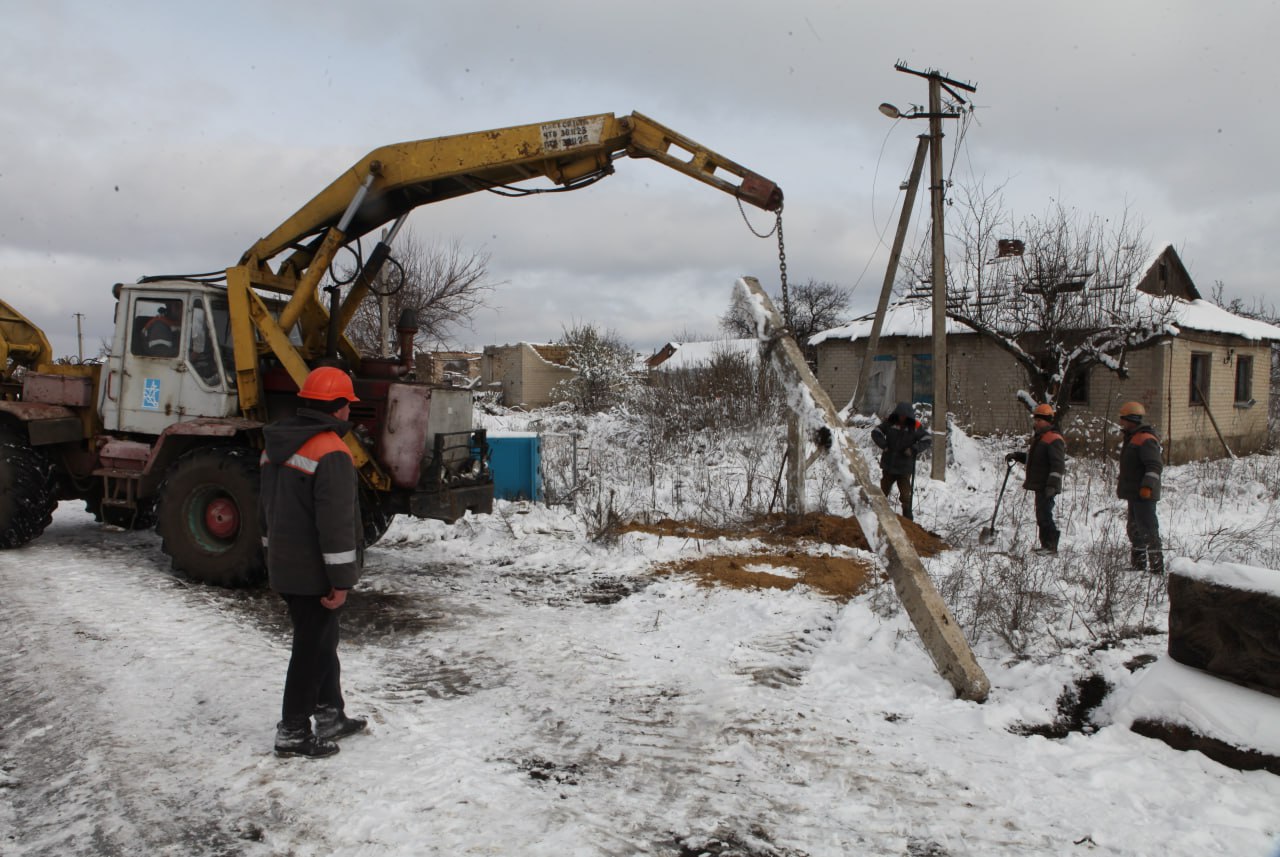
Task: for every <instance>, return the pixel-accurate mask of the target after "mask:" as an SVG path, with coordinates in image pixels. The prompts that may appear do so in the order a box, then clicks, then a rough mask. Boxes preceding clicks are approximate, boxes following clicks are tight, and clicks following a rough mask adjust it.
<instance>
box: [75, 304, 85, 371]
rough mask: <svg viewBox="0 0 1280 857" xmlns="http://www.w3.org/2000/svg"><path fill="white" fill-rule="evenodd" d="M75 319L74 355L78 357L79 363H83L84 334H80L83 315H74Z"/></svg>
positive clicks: (79, 313)
mask: <svg viewBox="0 0 1280 857" xmlns="http://www.w3.org/2000/svg"><path fill="white" fill-rule="evenodd" d="M75 317H76V353H77V354H79V355H80V362H81V363H83V362H84V334H83V333H82V332H81V328H80V320H81V319H82V318H84V313H82V312H78V313H75Z"/></svg>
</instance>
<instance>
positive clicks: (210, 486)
mask: <svg viewBox="0 0 1280 857" xmlns="http://www.w3.org/2000/svg"><path fill="white" fill-rule="evenodd" d="M156 531H157V532H159V533H160V538H161V540H162V541H161V545H160V547H161V550H163V551H164V552H165V553H166V554H167V555H168V556H169V558H170V560H171V561H172V564H173V568H174V570H176V571H181V572H184V573H185V574H187V575H188V576H189V577H191V578H193V579H195V580H198V581H200V582H202V583H208V584H211V585H213V586H225V587H230V588H234V587H240V586H251V585H255V584H258V583H260V582H261V581H262V579H263V577H264V574H263V570H264V569H265V567H266V556H265V554H264V553H263V550H262V535H261V529H260V527H259V526H258V460H257V455H256V453H254V452H252V451H251V450H248V449H243V448H240V447H227V446H219V447H211V448H206V449H198V450H195V451H194V452H190V453H188V454H186V455H184V456H183V457H182V458H180V459H178V461H177V462H176V463H175V464H174V465H173V466H172V467H170V468H169V472H168V474H167V475H166V477H165V481H164V485H162V486H161V487H160V511H159V519H158V521H157V524H156Z"/></svg>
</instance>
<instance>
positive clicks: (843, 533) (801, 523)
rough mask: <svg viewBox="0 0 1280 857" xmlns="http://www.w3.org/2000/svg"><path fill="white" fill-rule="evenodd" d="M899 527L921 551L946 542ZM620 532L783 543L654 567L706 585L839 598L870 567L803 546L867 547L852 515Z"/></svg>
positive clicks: (861, 585) (861, 581)
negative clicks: (800, 589) (771, 549)
mask: <svg viewBox="0 0 1280 857" xmlns="http://www.w3.org/2000/svg"><path fill="white" fill-rule="evenodd" d="M898 520H899V521H900V522H901V524H902V529H903V531H904V532H905V533H906V534H907V538H908V539H909V540H910V541H911V543H912V544H913V545H914V546H915V548H916V552H917V553H919V554H920V555H921V556H933V555H934V554H937V553H939V552H940V551H943V550H946V549H947V548H948V547H949V545H947V544H946V543H945V542H944V541H942V539H940V538H938V536H937V535H935V534H934V533H931V532H929V531H928V530H925V529H923V528H921V527H919V526H917V525H916V524H915V523H914V522H912V521H908V520H906V519H905V518H902V517H899V518H898ZM620 529H621V531H622V532H640V533H651V534H653V535H659V536H670V537H674V538H686V539H707V540H712V539H719V538H726V539H756V540H759V541H762V542H765V543H766V544H771V545H777V546H779V547H784V548H786V550H781V551H778V552H776V553H764V552H752V553H745V554H733V555H725V554H721V555H717V556H703V557H696V558H692V559H688V560H682V561H680V562H675V563H668V564H666V565H662V566H659V567H658V568H657V569H655V571H656V573H658V574H691V575H693V576H695V577H697V578H698V579H699V580H700V581H702V582H703V583H705V584H706V585H708V586H711V585H721V586H729V587H734V588H744V589H750V588H757V589H790V588H791V587H793V586H796V585H798V584H804V585H806V586H808V587H810V588H812V589H815V590H817V591H819V592H823V593H826V594H827V595H830V596H832V597H834V598H837V599H839V600H841V601H845V600H848V599H849V598H852V597H853V596H854V595H857V594H858V593H859V592H861V591H862V590H863V589H865V588H866V586H867V584H868V583H869V581H870V579H871V576H872V575H873V574H874V568H873V566H871V565H870V564H869V563H866V562H863V561H862V560H857V559H849V558H846V557H837V556H825V555H822V554H817V553H810V552H808V551H806V550H805V545H806V543H809V544H835V545H845V546H847V547H852V548H860V549H862V550H868V549H869V545H868V544H867V539H866V536H865V535H864V534H863V532H862V527H861V525H859V523H858V521H857V519H855V518H851V517H839V516H837V515H828V514H819V513H812V514H808V515H802V516H799V517H796V516H789V515H784V514H774V515H768V516H766V517H763V518H758V519H756V520H755V521H752V522H750V523H748V524H746V525H743V526H740V527H733V528H726V527H709V526H705V525H702V524H698V523H696V522H692V521H673V520H671V519H669V518H664V519H662V520H660V521H655V522H654V523H652V524H643V523H630V524H624V525H623V526H622V527H621V528H620Z"/></svg>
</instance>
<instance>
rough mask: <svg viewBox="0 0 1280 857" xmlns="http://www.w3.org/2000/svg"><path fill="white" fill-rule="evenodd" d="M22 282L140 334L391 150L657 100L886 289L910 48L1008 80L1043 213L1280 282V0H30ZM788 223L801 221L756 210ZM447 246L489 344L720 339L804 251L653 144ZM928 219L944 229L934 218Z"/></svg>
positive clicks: (13, 187)
mask: <svg viewBox="0 0 1280 857" xmlns="http://www.w3.org/2000/svg"><path fill="white" fill-rule="evenodd" d="M0 12H2V13H3V20H4V25H3V26H4V32H5V34H6V36H7V38H6V39H5V42H6V48H5V54H6V56H5V58H4V59H3V60H0V146H2V147H3V148H2V149H0V151H3V153H4V156H3V158H2V159H0V199H2V200H3V208H2V209H0V272H2V274H3V283H2V284H0V296H2V297H3V298H4V300H6V301H9V302H10V303H13V304H14V305H15V306H16V307H17V309H19V311H21V312H23V313H24V314H26V315H28V316H29V317H31V318H32V319H34V320H35V321H36V322H37V323H39V324H40V325H42V326H43V327H44V328H45V330H46V332H47V333H48V334H49V336H50V338H51V340H52V341H53V345H54V350H55V352H56V353H57V354H74V353H75V351H76V339H75V330H76V326H75V318H74V313H76V312H81V313H84V334H85V351H86V353H87V354H90V355H91V354H92V353H94V352H96V350H97V344H98V342H99V340H101V339H104V338H109V337H110V335H111V316H112V304H113V301H112V299H111V296H110V287H111V285H112V284H113V283H115V282H132V281H133V280H135V279H137V278H138V277H139V276H141V275H144V274H165V273H194V272H204V271H211V270H217V269H221V268H225V267H226V266H228V265H231V264H234V263H235V262H236V261H237V260H238V258H239V256H240V254H241V253H242V252H243V251H244V250H245V249H246V248H247V247H248V246H249V245H250V244H252V243H253V242H254V241H255V240H256V239H257V238H259V237H260V236H262V235H265V234H266V233H267V232H269V231H270V230H271V229H273V228H274V227H275V226H276V225H278V224H279V223H280V222H281V221H282V220H283V219H284V218H285V217H287V216H288V215H290V214H291V213H292V212H293V211H295V210H296V209H297V208H298V207H299V206H300V205H302V204H303V203H304V202H306V201H307V200H308V199H310V198H311V196H313V195H314V194H315V193H316V192H318V191H319V190H320V189H322V188H323V187H324V186H325V185H327V184H328V183H329V182H330V181H331V180H332V179H333V178H334V177H336V176H337V175H338V173H340V172H341V171H343V170H345V169H346V168H348V167H349V166H350V165H351V164H352V163H354V162H355V160H356V159H358V158H359V157H360V156H362V155H363V154H365V153H366V152H368V151H369V150H371V149H374V148H376V147H378V146H381V145H384V144H387V143H392V142H398V141H402V140H413V139H422V138H428V137H436V136H442V135H446V134H454V133H464V132H469V131H478V130H484V129H488V128H498V127H504V126H508V125H516V124H524V123H531V122H540V121H545V120H552V119H559V118H565V117H571V116H579V115H583V114H590V113H603V112H614V113H617V114H626V113H630V112H632V111H640V112H642V113H645V114H647V115H649V116H652V117H653V118H655V119H657V120H658V121H660V122H662V123H663V124H666V125H669V126H671V127H673V128H674V129H676V130H677V131H680V132H681V133H683V134H685V135H686V136H689V137H692V138H693V139H695V140H697V141H699V142H700V143H702V144H704V145H706V146H708V147H710V148H712V149H715V150H716V151H718V152H720V153H721V154H723V155H726V156H728V157H730V158H732V159H734V160H737V161H738V162H740V163H742V164H743V165H745V166H747V167H748V168H750V169H753V170H755V171H756V172H759V173H761V174H763V175H765V176H767V177H769V178H770V179H773V180H774V181H776V182H777V183H778V184H779V185H781V186H782V188H783V189H784V191H785V193H786V208H785V215H784V229H785V236H786V250H787V263H788V274H789V278H790V279H791V281H792V282H804V281H806V280H808V279H810V278H813V279H817V280H825V281H830V282H835V283H838V284H840V285H844V286H849V287H854V288H855V291H854V306H853V308H854V309H855V310H857V311H864V310H868V309H870V308H872V307H873V306H874V303H875V300H876V296H877V294H878V291H879V287H880V281H881V279H882V277H883V272H884V265H885V262H886V257H887V255H888V254H887V251H886V249H885V248H884V246H882V244H881V235H884V236H885V241H886V242H887V241H888V240H889V239H890V238H891V236H892V224H893V223H894V222H895V220H896V216H897V215H896V213H895V211H894V205H895V204H896V202H897V200H898V199H899V193H898V185H899V183H900V182H901V181H902V180H903V178H904V177H905V175H906V173H907V171H908V169H909V166H910V161H911V158H912V156H913V154H914V150H915V139H914V138H915V135H916V134H918V133H920V132H921V131H923V130H924V127H925V123H923V122H910V121H898V122H896V123H895V122H894V121H892V120H890V119H887V118H886V117H884V116H882V115H881V114H880V113H878V112H877V110H876V105H877V104H879V103H880V102H882V101H890V102H893V103H896V104H897V105H898V106H899V107H902V108H903V109H904V110H905V109H906V108H907V107H908V106H909V105H911V104H921V103H924V102H925V100H926V90H927V85H926V83H925V81H924V80H922V79H920V78H917V77H913V76H910V75H906V74H902V73H900V72H897V71H895V70H894V68H893V66H894V62H895V61H897V60H903V61H905V62H906V63H907V64H909V65H911V66H913V67H915V68H936V69H938V70H940V71H942V72H944V73H946V74H947V75H949V76H950V77H953V78H955V79H959V80H964V81H968V82H971V83H973V84H975V85H976V86H977V87H978V90H977V93H976V95H975V96H974V97H973V102H974V104H975V105H976V107H977V109H976V112H975V114H974V121H973V122H972V123H970V124H969V126H968V129H967V133H966V134H965V135H964V139H963V141H961V143H960V145H959V147H958V148H957V147H956V145H955V144H956V142H957V140H958V138H959V135H958V134H957V131H958V126H957V124H956V123H955V122H954V121H953V122H950V123H949V125H948V127H947V128H946V132H947V134H948V137H947V142H946V158H947V169H948V171H951V172H953V178H954V180H955V181H957V182H971V181H973V180H975V179H982V180H984V181H985V182H986V183H987V184H989V185H991V184H999V183H1006V190H1005V195H1006V200H1007V202H1008V203H1009V205H1010V207H1011V208H1012V209H1013V210H1014V211H1015V213H1018V214H1038V213H1042V212H1043V211H1044V210H1045V209H1046V207H1047V206H1048V205H1049V204H1050V202H1052V201H1056V200H1062V201H1063V202H1065V203H1066V204H1068V205H1070V206H1074V207H1076V208H1078V209H1081V210H1083V211H1087V212H1096V213H1098V214H1101V215H1104V216H1118V215H1119V214H1121V213H1122V212H1123V210H1124V209H1125V208H1126V206H1127V207H1128V209H1129V211H1130V213H1131V214H1133V215H1136V216H1138V217H1139V218H1140V219H1141V220H1142V221H1144V222H1145V224H1146V232H1147V237H1148V238H1149V239H1151V240H1152V241H1154V242H1166V241H1167V242H1171V243H1173V244H1174V246H1175V247H1176V248H1177V249H1178V251H1179V252H1180V253H1181V255H1182V258H1183V260H1184V262H1186V264H1187V266H1188V269H1189V270H1190V272H1191V275H1192V277H1193V278H1195V280H1196V282H1197V284H1198V285H1199V287H1200V289H1201V291H1202V292H1203V293H1205V294H1206V295H1208V294H1209V293H1210V292H1211V290H1212V287H1213V284H1214V283H1215V282H1216V281H1222V282H1223V283H1224V284H1225V286H1226V292H1227V295H1228V296H1229V297H1234V296H1238V297H1241V298H1244V299H1245V300H1246V301H1250V302H1252V301H1254V300H1255V299H1257V300H1262V301H1263V302H1265V303H1267V304H1271V303H1276V302H1277V301H1276V298H1275V295H1276V292H1275V289H1274V283H1275V276H1274V274H1273V270H1274V265H1273V264H1272V263H1271V253H1270V251H1271V249H1272V242H1273V241H1274V239H1275V237H1276V236H1277V235H1280V187H1278V186H1277V182H1276V180H1275V179H1274V178H1271V177H1269V176H1271V170H1270V169H1269V168H1267V167H1265V161H1264V159H1268V158H1270V150H1271V149H1272V148H1273V146H1274V143H1275V141H1276V140H1277V139H1280V114H1278V113H1277V111H1276V110H1274V109H1273V106H1272V104H1271V101H1272V99H1271V97H1270V83H1269V71H1270V69H1269V66H1270V64H1271V60H1270V59H1269V58H1270V57H1271V56H1272V51H1273V50H1274V46H1273V44H1272V43H1271V42H1272V39H1273V38H1274V35H1275V33H1277V32H1280V9H1278V8H1277V4H1276V3H1272V2H1261V0H1233V2H1231V3H1222V4H1217V3H1205V2H1200V0H1179V2H1138V0H1128V1H1127V2H1115V0H1107V2H1097V0H1077V2H1075V3H1071V4H1065V3H1054V4H1048V3H1030V2H1025V0H1022V2H1015V3H1000V2H980V0H978V2H968V3H955V2H947V3H939V2H931V0H916V2H911V3H902V2H894V3H855V2H849V0H845V1H844V2H836V0H829V1H828V2H819V0H787V2H781V0H779V1H778V2H769V3H764V2H749V0H738V2H730V0H680V2H668V0H653V2H649V3H609V2H599V0H595V2H577V1H576V0H543V2H540V3H528V2H522V3H513V2H483V0H467V2H423V0H416V2H395V0H364V2H362V3H359V4H353V3H331V2H326V0H310V2H306V3H302V2H292V0H289V2H284V0H280V2H272V0H267V2H263V0H258V2H253V3H248V2H219V3H188V2H180V0H179V1H178V2H175V0H170V1H169V2H155V3H151V2H129V0H123V2H120V3H101V2H62V0H44V2H41V3H31V2H25V0H24V2H17V0H0ZM748 216H749V217H750V218H751V221H752V224H753V225H754V226H755V228H756V229H758V230H761V231H764V230H767V229H768V228H769V227H770V226H771V225H772V223H771V221H772V216H771V215H768V214H766V213H764V212H761V211H758V210H756V209H750V208H749V209H748ZM409 222H410V225H411V227H412V228H413V230H414V232H415V234H416V235H417V236H418V237H419V238H422V239H425V240H428V241H430V240H440V241H444V242H451V241H453V240H457V241H459V242H460V243H461V244H462V245H463V246H464V247H468V248H474V249H477V250H482V251H484V252H487V253H489V254H490V257H491V260H490V262H491V263H490V268H491V273H492V275H493V279H495V280H496V281H500V282H501V285H500V286H499V287H498V288H497V289H496V290H495V292H494V295H493V304H494V308H493V310H492V311H487V312H484V313H483V314H481V315H480V316H479V317H478V318H477V319H476V324H475V327H474V330H473V331H467V330H463V331H460V333H459V335H458V337H457V340H456V342H455V343H453V344H456V345H462V346H481V345H485V344H493V343H502V342H516V341H520V340H528V341H551V340H554V339H556V338H557V337H559V336H560V334H561V333H562V332H563V329H564V327H565V326H566V325H567V324H569V323H572V322H592V323H595V324H598V325H600V326H601V327H604V328H611V329H614V330H616V331H617V332H618V333H620V334H621V335H622V336H623V337H624V338H625V339H627V340H628V341H630V342H632V343H633V344H634V345H635V346H636V347H637V348H639V349H642V350H650V349H652V348H654V347H656V346H658V345H660V344H661V343H662V342H664V341H666V340H668V339H672V338H675V337H677V336H680V335H686V334H689V333H699V332H701V333H704V334H707V335H713V334H714V333H715V330H716V321H717V319H718V317H719V316H720V315H721V314H722V313H723V312H724V310H725V308H726V306H727V301H728V296H729V294H730V290H731V286H732V283H733V280H734V278H735V277H737V276H740V275H743V274H750V275H754V276H757V277H759V278H760V280H761V281H762V282H763V283H764V284H765V285H766V287H768V288H770V290H773V289H775V288H776V285H777V281H778V265H777V245H776V242H775V241H774V240H773V239H769V240H761V239H759V238H756V237H754V236H753V235H752V234H751V232H750V231H748V228H747V225H746V224H745V223H744V222H743V217H742V215H741V214H740V213H739V211H738V206H737V204H736V202H735V201H734V200H733V199H732V198H731V197H729V196H727V195H725V194H722V193H720V192H718V191H716V190H714V189H711V188H708V187H706V186H705V185H702V184H701V183H699V182H695V181H693V180H691V179H689V178H686V177H684V176H682V175H680V174H678V173H675V172H673V171H671V170H668V169H667V168H665V167H663V166H661V165H658V164H656V163H653V162H649V161H639V160H638V161H631V160H622V161H619V162H618V164H617V174H616V175H614V176H612V177H610V178H608V179H606V180H605V181H603V182H601V183H600V184H598V185H596V186H594V187H591V188H589V189H586V190H584V191H581V192H578V193H572V194H558V195H550V196H547V195H543V196H539V197H532V198H527V199H505V198H501V197H497V196H494V195H492V194H475V195H472V196H471V197H467V198H464V199H462V200H456V201H452V202H446V203H442V204H439V205H434V206H427V207H424V208H422V209H419V210H418V211H417V212H415V214H414V215H413V216H412V217H411V218H410V221H409ZM917 228H918V229H919V230H927V223H925V222H924V221H918V222H917Z"/></svg>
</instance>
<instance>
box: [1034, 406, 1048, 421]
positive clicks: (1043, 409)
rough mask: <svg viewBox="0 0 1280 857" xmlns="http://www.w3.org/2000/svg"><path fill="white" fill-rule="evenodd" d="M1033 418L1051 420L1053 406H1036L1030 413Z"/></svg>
mask: <svg viewBox="0 0 1280 857" xmlns="http://www.w3.org/2000/svg"><path fill="white" fill-rule="evenodd" d="M1031 415H1032V416H1033V417H1044V418H1045V419H1046V420H1051V419H1053V405H1050V404H1047V403H1046V404H1042V405H1036V406H1035V408H1034V409H1032V411H1031Z"/></svg>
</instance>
